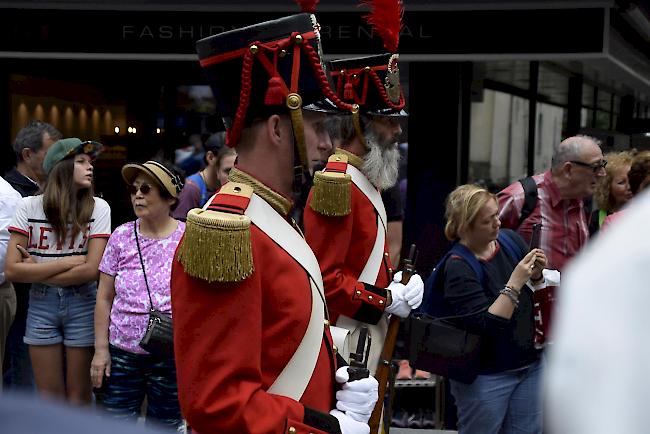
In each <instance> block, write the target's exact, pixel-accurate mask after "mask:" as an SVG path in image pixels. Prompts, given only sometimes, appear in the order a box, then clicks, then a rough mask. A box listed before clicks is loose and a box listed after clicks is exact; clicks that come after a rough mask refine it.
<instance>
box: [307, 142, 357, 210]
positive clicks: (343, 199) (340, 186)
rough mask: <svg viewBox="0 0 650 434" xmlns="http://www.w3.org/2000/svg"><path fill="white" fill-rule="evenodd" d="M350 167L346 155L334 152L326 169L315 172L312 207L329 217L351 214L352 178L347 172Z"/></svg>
mask: <svg viewBox="0 0 650 434" xmlns="http://www.w3.org/2000/svg"><path fill="white" fill-rule="evenodd" d="M347 167H348V157H347V156H346V155H341V154H334V155H332V156H331V157H330V158H329V159H328V161H327V166H325V171H323V172H320V171H319V172H316V173H315V174H314V187H313V190H312V196H311V203H310V206H311V209H313V210H314V211H316V212H317V213H319V214H322V215H325V216H328V217H341V216H346V215H348V214H350V211H351V205H350V203H351V200H352V199H351V191H350V188H351V187H350V185H351V182H352V179H351V177H350V175H348V174H347V173H345V171H346V169H347Z"/></svg>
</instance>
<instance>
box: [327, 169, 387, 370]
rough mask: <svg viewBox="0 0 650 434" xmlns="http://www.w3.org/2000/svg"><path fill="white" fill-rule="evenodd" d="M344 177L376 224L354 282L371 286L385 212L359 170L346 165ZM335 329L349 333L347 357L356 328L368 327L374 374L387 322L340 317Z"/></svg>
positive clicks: (356, 337)
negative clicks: (366, 203)
mask: <svg viewBox="0 0 650 434" xmlns="http://www.w3.org/2000/svg"><path fill="white" fill-rule="evenodd" d="M346 173H347V174H349V175H350V177H351V178H352V182H354V184H355V185H356V186H357V187H358V188H359V190H361V192H362V193H363V194H364V195H365V196H366V197H367V198H368V200H369V201H370V203H372V206H373V208H374V209H375V211H376V212H377V216H378V218H377V220H378V222H377V235H376V237H375V244H374V245H373V247H372V251H371V252H370V256H369V257H368V261H366V265H365V267H363V270H362V271H361V274H360V275H359V278H358V280H359V281H360V282H364V283H368V284H370V285H374V284H375V283H376V282H377V277H378V275H379V270H381V264H382V261H383V258H384V246H385V244H386V209H385V208H384V202H383V201H382V200H381V195H380V194H379V191H377V189H376V188H375V187H374V186H373V185H372V184H371V183H370V181H369V180H368V178H367V177H366V176H365V175H364V174H363V173H362V172H361V171H360V170H359V169H357V168H356V167H354V166H353V165H351V164H348V167H347V170H346ZM336 325H337V326H338V327H343V328H345V329H348V330H350V334H351V335H350V339H349V343H350V348H347V349H346V351H345V352H346V353H347V354H349V352H350V350H352V349H354V350H355V351H356V347H357V342H358V341H359V334H360V327H361V326H362V325H365V326H367V327H368V331H369V333H370V336H371V337H372V344H371V346H370V353H369V354H368V369H369V370H370V372H371V373H373V374H374V372H375V371H376V369H377V365H378V363H379V358H380V357H381V350H382V347H383V346H384V339H385V338H386V333H387V331H388V321H387V318H386V317H385V316H382V318H381V319H380V320H379V322H378V323H377V324H376V325H373V324H366V323H362V322H360V321H357V320H355V319H352V318H349V317H347V316H345V315H341V316H340V317H339V318H338V320H337V321H336ZM346 360H347V359H346Z"/></svg>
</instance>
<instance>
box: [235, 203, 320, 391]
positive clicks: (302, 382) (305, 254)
mask: <svg viewBox="0 0 650 434" xmlns="http://www.w3.org/2000/svg"><path fill="white" fill-rule="evenodd" d="M246 215H247V216H248V217H249V218H250V219H251V221H252V222H253V224H255V226H257V227H258V228H260V230H261V231H262V232H264V233H265V234H266V235H268V236H269V237H270V238H271V239H272V240H273V241H274V242H275V243H276V244H278V245H279V246H280V247H281V248H282V249H283V250H284V251H286V252H287V253H288V254H289V255H291V257H292V258H294V259H295V260H296V261H297V262H298V263H299V264H300V265H301V266H302V268H304V269H305V271H306V272H307V274H308V275H309V283H310V285H311V303H312V305H311V316H310V318H309V324H308V325H307V330H306V331H305V335H304V336H303V338H302V341H301V342H300V345H298V348H297V349H296V352H295V353H294V354H293V356H292V357H291V360H289V363H287V365H286V366H285V367H284V369H283V370H282V372H281V373H280V375H279V376H278V378H276V379H275V381H274V382H273V384H272V385H271V387H270V388H269V390H268V392H269V393H273V394H276V395H282V396H286V397H289V398H293V399H295V400H296V401H299V400H300V398H301V397H302V394H303V393H304V392H305V389H306V388H307V385H308V384H309V381H310V380H311V377H312V374H313V372H314V368H315V367H316V361H317V360H318V355H319V354H320V349H321V345H322V342H323V329H324V327H325V324H324V319H325V301H324V300H325V296H324V292H323V277H322V276H321V273H320V267H319V266H318V261H317V260H316V257H315V256H314V253H313V252H312V251H311V249H310V248H309V245H307V242H306V241H305V240H304V239H303V238H302V237H301V236H300V234H298V232H297V231H296V230H295V229H294V228H293V227H292V226H291V225H290V224H289V223H288V222H287V221H286V220H285V219H284V218H282V216H281V215H280V214H278V213H277V212H276V211H275V210H274V209H273V208H272V207H271V205H269V204H268V203H267V202H266V201H264V200H263V199H262V198H260V197H259V196H258V195H256V194H253V196H252V197H251V200H250V203H249V205H248V208H247V209H246Z"/></svg>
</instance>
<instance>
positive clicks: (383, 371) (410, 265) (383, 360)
mask: <svg viewBox="0 0 650 434" xmlns="http://www.w3.org/2000/svg"><path fill="white" fill-rule="evenodd" d="M416 255H417V252H416V247H415V244H411V250H410V252H409V257H408V259H404V261H403V263H404V265H403V267H402V281H401V283H402V284H403V285H406V284H407V283H408V281H409V280H410V279H411V276H412V275H413V274H415V257H416ZM399 325H400V318H399V317H398V316H397V315H391V317H390V322H389V323H388V331H387V332H386V339H385V340H384V348H383V349H382V350H381V357H380V358H379V364H378V365H377V371H376V372H375V379H376V380H377V382H378V383H379V398H378V399H377V403H376V404H375V408H374V409H373V410H372V415H371V416H370V420H369V421H368V425H370V434H379V429H380V428H381V415H382V413H383V408H384V395H385V394H386V388H387V387H388V378H389V376H390V370H391V365H390V363H391V360H392V359H393V352H394V351H395V344H396V342H397V332H398V331H399Z"/></svg>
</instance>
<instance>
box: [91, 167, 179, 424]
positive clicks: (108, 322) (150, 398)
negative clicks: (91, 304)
mask: <svg viewBox="0 0 650 434" xmlns="http://www.w3.org/2000/svg"><path fill="white" fill-rule="evenodd" d="M122 177H123V178H124V180H125V181H126V184H127V188H128V190H129V193H130V195H131V204H132V205H133V211H134V212H135V215H136V217H137V219H136V220H135V221H131V222H128V223H125V224H123V225H121V226H119V227H118V228H117V229H115V231H114V232H113V234H112V235H111V238H110V239H109V241H108V245H107V246H106V251H105V253H104V257H103V258H102V261H101V263H100V265H99V271H101V274H100V278H99V291H98V294H97V307H96V309H95V356H94V357H93V360H92V366H91V369H90V373H91V377H92V382H93V385H94V386H95V387H102V386H104V397H103V406H104V408H105V409H106V410H107V411H108V412H109V413H110V414H112V415H114V416H115V417H117V418H123V419H129V418H132V419H133V420H134V421H135V420H136V419H137V418H138V416H139V415H140V408H141V406H142V402H143V400H144V398H145V397H146V398H147V419H146V421H147V423H148V424H149V423H151V422H153V423H154V424H156V425H162V426H165V427H168V428H170V429H171V430H176V428H177V427H178V426H179V424H180V423H181V415H180V409H179V405H178V391H177V387H176V366H175V362H174V356H173V352H170V351H167V352H165V351H158V352H151V351H147V350H145V349H144V348H142V347H141V345H140V343H141V341H142V339H143V337H144V336H145V334H146V333H147V328H148V324H149V315H150V312H151V310H156V311H158V312H160V313H162V314H164V315H169V316H171V293H170V278H171V263H172V257H173V256H174V251H175V250H176V246H177V245H178V243H179V241H180V239H181V237H182V235H183V232H184V230H185V223H183V222H180V221H178V220H175V219H174V218H172V217H170V212H171V211H172V210H173V208H174V206H175V205H176V204H177V198H178V193H179V192H180V190H181V188H182V181H181V179H180V177H179V176H178V174H176V173H175V172H174V171H173V170H172V169H170V168H169V167H168V166H166V165H163V164H161V163H158V162H155V161H147V162H146V163H144V164H127V165H125V166H124V167H123V168H122ZM147 349H148V350H151V348H149V347H147Z"/></svg>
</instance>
